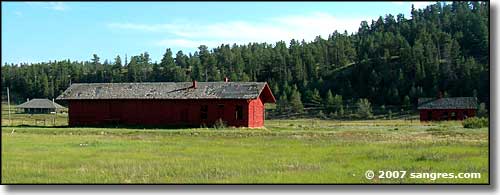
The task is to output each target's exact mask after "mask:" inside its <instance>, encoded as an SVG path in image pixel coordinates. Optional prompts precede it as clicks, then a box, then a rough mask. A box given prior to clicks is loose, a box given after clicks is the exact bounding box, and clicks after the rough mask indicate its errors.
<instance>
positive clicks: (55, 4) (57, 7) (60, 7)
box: [26, 2, 69, 11]
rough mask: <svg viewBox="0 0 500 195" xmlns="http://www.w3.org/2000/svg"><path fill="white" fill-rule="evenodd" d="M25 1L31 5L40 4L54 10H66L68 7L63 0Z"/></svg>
mask: <svg viewBox="0 0 500 195" xmlns="http://www.w3.org/2000/svg"><path fill="white" fill-rule="evenodd" d="M26 3H27V4H29V5H32V6H40V7H43V8H46V9H51V10H54V11H66V10H68V9H69V7H68V6H67V5H66V4H64V3H63V2H26Z"/></svg>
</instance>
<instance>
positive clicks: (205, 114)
mask: <svg viewBox="0 0 500 195" xmlns="http://www.w3.org/2000/svg"><path fill="white" fill-rule="evenodd" d="M200 118H201V119H207V118H208V106H207V105H202V106H201V108H200Z"/></svg>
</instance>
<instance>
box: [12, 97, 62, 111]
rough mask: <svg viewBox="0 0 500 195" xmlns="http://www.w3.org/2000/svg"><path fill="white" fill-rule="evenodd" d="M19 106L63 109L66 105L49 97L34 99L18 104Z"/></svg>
mask: <svg viewBox="0 0 500 195" xmlns="http://www.w3.org/2000/svg"><path fill="white" fill-rule="evenodd" d="M17 108H46V109H63V108H64V107H63V106H61V105H59V104H57V103H55V102H52V101H51V100H48V99H32V100H29V101H27V102H24V103H22V104H19V105H17Z"/></svg>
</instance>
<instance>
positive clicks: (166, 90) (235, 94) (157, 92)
mask: <svg viewBox="0 0 500 195" xmlns="http://www.w3.org/2000/svg"><path fill="white" fill-rule="evenodd" d="M266 85H267V83H265V82H197V87H196V89H195V88H193V87H192V86H193V82H152V83H75V84H72V85H71V86H70V87H69V88H68V89H66V91H64V92H63V93H62V94H61V95H60V96H59V97H57V100H88V99H256V98H257V97H258V96H259V94H260V93H261V91H262V90H263V89H264V87H265V86H266Z"/></svg>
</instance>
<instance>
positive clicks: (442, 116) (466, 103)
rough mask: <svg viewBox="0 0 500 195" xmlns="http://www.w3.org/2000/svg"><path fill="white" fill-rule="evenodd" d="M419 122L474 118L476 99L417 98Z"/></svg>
mask: <svg viewBox="0 0 500 195" xmlns="http://www.w3.org/2000/svg"><path fill="white" fill-rule="evenodd" d="M418 110H419V111H420V121H440V120H464V119H466V118H468V117H474V116H476V111H477V98H475V97H450V98H441V97H439V98H419V99H418Z"/></svg>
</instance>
